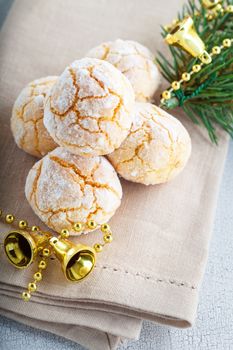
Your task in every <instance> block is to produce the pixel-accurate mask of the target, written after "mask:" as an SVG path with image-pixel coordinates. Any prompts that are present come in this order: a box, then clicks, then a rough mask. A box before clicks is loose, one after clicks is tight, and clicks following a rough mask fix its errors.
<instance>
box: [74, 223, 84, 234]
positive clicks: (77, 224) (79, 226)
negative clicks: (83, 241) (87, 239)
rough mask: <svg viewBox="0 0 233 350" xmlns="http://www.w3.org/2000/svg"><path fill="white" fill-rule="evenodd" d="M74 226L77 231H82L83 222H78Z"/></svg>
mask: <svg viewBox="0 0 233 350" xmlns="http://www.w3.org/2000/svg"><path fill="white" fill-rule="evenodd" d="M73 228H74V230H75V231H76V232H81V231H82V230H83V224H82V223H81V222H76V223H75V224H74V226H73Z"/></svg>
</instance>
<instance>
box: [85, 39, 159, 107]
mask: <svg viewBox="0 0 233 350" xmlns="http://www.w3.org/2000/svg"><path fill="white" fill-rule="evenodd" d="M86 56H87V57H95V58H99V59H101V60H106V61H108V62H109V63H111V64H113V65H114V66H115V67H116V68H118V69H119V70H120V71H121V72H122V73H123V74H124V75H125V76H126V77H127V78H128V79H129V81H130V83H131V84H132V86H133V89H134V92H135V97H136V100H137V101H141V102H147V101H150V100H151V98H152V97H153V95H154V93H155V91H156V90H157V89H158V86H159V84H160V73H159V70H158V68H157V66H156V65H155V63H154V55H153V54H152V53H151V52H150V51H149V50H148V49H147V48H146V47H145V46H143V45H141V44H139V43H137V42H136V41H132V40H121V39H117V40H115V41H108V42H105V43H103V44H101V45H99V46H97V47H95V48H93V49H92V50H90V51H89V52H88V53H87V55H86Z"/></svg>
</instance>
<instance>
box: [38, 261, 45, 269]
mask: <svg viewBox="0 0 233 350" xmlns="http://www.w3.org/2000/svg"><path fill="white" fill-rule="evenodd" d="M38 267H39V269H41V270H44V269H46V267H47V264H46V262H45V261H44V260H41V261H40V262H39V264H38Z"/></svg>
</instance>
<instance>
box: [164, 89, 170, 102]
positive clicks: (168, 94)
mask: <svg viewBox="0 0 233 350" xmlns="http://www.w3.org/2000/svg"><path fill="white" fill-rule="evenodd" d="M162 97H163V98H164V99H165V100H170V98H171V92H170V91H168V90H165V91H163V93H162Z"/></svg>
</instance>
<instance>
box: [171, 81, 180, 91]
mask: <svg viewBox="0 0 233 350" xmlns="http://www.w3.org/2000/svg"><path fill="white" fill-rule="evenodd" d="M172 88H173V90H179V89H180V82H179V81H173V83H172Z"/></svg>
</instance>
